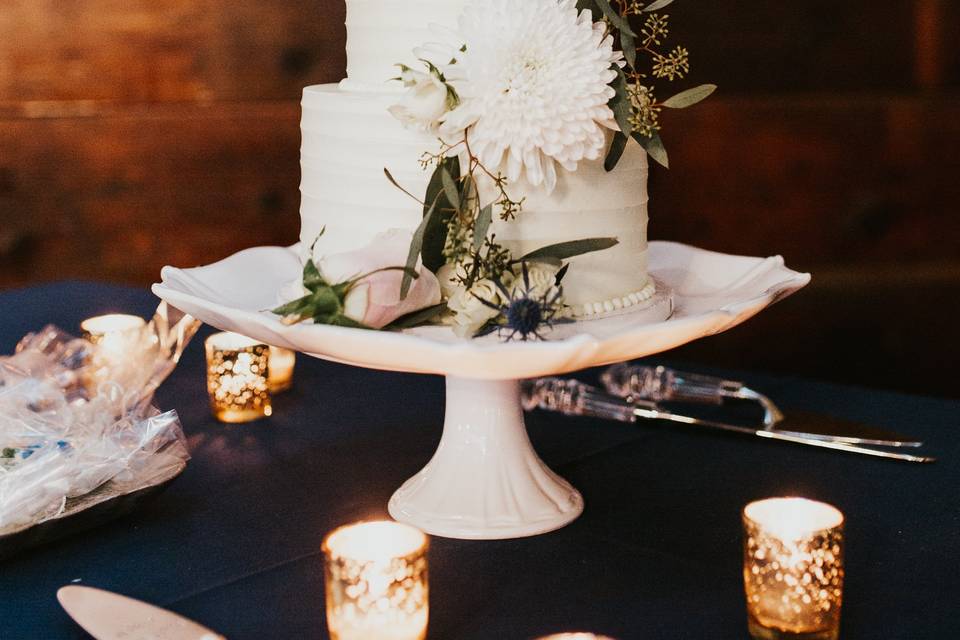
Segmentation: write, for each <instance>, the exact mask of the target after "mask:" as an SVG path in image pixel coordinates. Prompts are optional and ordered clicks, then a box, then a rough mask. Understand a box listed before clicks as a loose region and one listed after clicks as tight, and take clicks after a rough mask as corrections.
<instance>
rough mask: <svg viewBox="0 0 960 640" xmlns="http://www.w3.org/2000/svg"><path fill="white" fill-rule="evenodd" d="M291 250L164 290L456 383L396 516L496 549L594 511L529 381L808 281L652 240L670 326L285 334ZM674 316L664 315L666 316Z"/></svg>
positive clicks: (340, 351)
mask: <svg viewBox="0 0 960 640" xmlns="http://www.w3.org/2000/svg"><path fill="white" fill-rule="evenodd" d="M298 269H299V259H298V258H297V255H296V253H295V251H294V250H293V248H282V247H258V248H255V249H248V250H246V251H241V252H240V253H238V254H235V255H233V256H231V257H229V258H227V259H225V260H222V261H220V262H218V263H215V264H213V265H209V266H206V267H199V268H196V269H188V270H181V269H173V268H170V267H168V268H165V269H164V270H163V274H162V275H163V280H164V282H163V283H160V284H157V285H154V288H153V291H154V293H156V294H157V296H159V297H160V298H162V299H164V300H166V301H167V302H168V303H169V304H171V305H173V306H176V307H178V308H179V309H181V310H182V311H184V312H186V313H190V314H191V315H193V316H194V317H196V318H198V319H200V320H203V321H204V322H207V323H208V324H211V325H213V326H215V327H218V328H220V329H224V330H231V331H237V332H239V333H243V334H246V335H248V336H250V337H252V338H255V339H257V340H261V341H263V342H266V343H268V344H274V345H277V346H282V347H288V348H292V349H296V350H298V351H302V352H304V353H307V354H309V355H313V356H316V357H319V358H323V359H327V360H332V361H335V362H341V363H345V364H352V365H357V366H364V367H368V368H375V369H385V370H393V371H407V372H413V373H427V374H440V375H445V376H446V386H447V401H446V413H445V419H444V428H443V435H442V437H441V441H440V444H439V446H438V448H437V451H436V453H435V454H434V455H433V457H432V458H431V459H430V461H429V462H428V463H427V464H426V466H425V467H424V468H423V469H422V470H421V471H420V472H419V473H417V474H416V475H415V476H414V477H413V478H411V479H410V480H408V481H407V482H406V483H404V485H403V486H402V487H401V488H400V489H398V490H397V491H396V492H395V493H394V494H393V497H392V498H391V499H390V501H389V505H388V508H389V512H390V514H391V515H392V516H393V517H394V518H396V519H397V520H400V521H402V522H406V523H408V524H412V525H414V526H417V527H419V528H420V529H422V530H424V531H426V532H427V533H430V534H433V535H439V536H445V537H451V538H462V539H474V540H493V539H504V538H517V537H523V536H531V535H537V534H541V533H546V532H548V531H552V530H555V529H558V528H560V527H563V526H565V525H567V524H569V523H570V522H572V521H573V520H574V519H576V518H577V517H578V516H579V515H580V513H581V512H582V511H583V498H582V497H581V495H580V493H579V492H578V491H577V490H576V489H574V488H573V487H572V486H571V485H570V484H569V483H568V482H567V481H566V480H564V479H563V478H561V477H560V476H558V475H557V474H556V473H554V472H553V471H551V470H550V469H549V468H548V467H547V465H546V464H544V463H543V461H541V460H540V458H539V457H538V456H537V453H536V451H535V450H534V449H533V446H532V445H531V443H530V440H529V438H528V436H527V432H526V427H525V425H524V421H523V410H522V408H521V406H520V395H519V394H520V391H519V383H518V382H517V380H518V379H520V378H530V377H537V376H543V375H557V374H561V373H567V372H570V371H575V370H579V369H584V368H587V367H591V366H599V365H606V364H612V363H614V362H622V361H624V360H629V359H633V358H637V357H641V356H646V355H651V354H654V353H658V352H661V351H665V350H667V349H671V348H673V347H676V346H679V345H681V344H684V343H686V342H690V341H692V340H695V339H697V338H701V337H704V336H708V335H713V334H716V333H719V332H721V331H725V330H727V329H729V328H731V327H733V326H736V325H737V324H740V323H741V322H744V321H745V320H746V319H748V318H750V317H752V316H753V315H755V314H757V313H759V312H760V311H761V310H763V309H764V308H765V307H767V306H769V305H771V304H773V303H774V302H777V301H778V300H780V299H782V298H784V297H786V296H788V295H790V294H792V293H794V292H795V291H797V290H799V289H800V288H802V287H804V286H805V285H806V284H807V283H808V282H809V281H810V276H809V275H808V274H801V273H797V272H795V271H792V270H790V269H787V268H786V267H785V265H784V263H783V259H782V258H780V257H779V256H774V257H771V258H749V257H742V256H727V255H725V254H719V253H714V252H709V251H704V250H702V249H696V248H694V247H689V246H687V245H682V244H677V243H670V242H652V243H650V272H651V274H652V275H653V276H654V277H655V278H656V279H657V280H658V282H659V283H661V290H662V291H669V294H664V295H662V296H661V304H662V303H663V300H664V299H665V300H668V302H667V303H666V304H672V307H671V308H672V310H673V313H672V315H671V317H670V318H668V319H666V320H660V319H659V318H658V317H656V316H655V314H654V315H651V314H650V312H649V309H646V311H647V313H644V311H640V312H637V313H624V314H620V315H617V316H615V317H611V318H602V319H592V320H584V321H578V322H575V323H571V324H568V325H562V327H560V328H558V329H556V330H554V331H553V332H552V333H551V337H559V338H560V339H559V340H553V341H546V342H510V343H502V342H499V341H498V340H497V338H496V337H494V336H490V337H488V338H487V339H482V340H458V339H455V338H454V337H453V335H452V332H449V330H448V331H447V332H444V330H442V329H428V330H427V331H425V332H424V331H421V332H419V333H417V332H416V331H414V332H404V333H387V332H374V331H366V330H358V329H346V328H340V327H326V326H318V325H306V324H302V325H295V326H292V327H289V326H286V325H283V324H282V323H281V322H280V321H279V318H277V317H276V316H274V315H273V314H270V313H269V312H267V311H264V310H265V309H269V308H271V307H272V306H274V305H275V303H276V294H277V292H278V291H279V290H280V289H281V287H282V286H283V285H284V284H286V283H287V282H289V281H291V280H293V279H294V278H295V277H296V275H297V272H298ZM664 315H666V314H664Z"/></svg>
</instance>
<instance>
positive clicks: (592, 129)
mask: <svg viewBox="0 0 960 640" xmlns="http://www.w3.org/2000/svg"><path fill="white" fill-rule="evenodd" d="M457 35H458V37H459V40H460V42H461V44H462V45H463V46H462V47H459V46H458V50H456V51H455V58H456V59H455V62H453V63H452V64H449V65H444V67H443V71H444V74H445V77H446V79H447V81H448V82H449V83H450V84H451V85H452V86H453V87H454V88H455V90H456V92H457V94H458V95H459V97H460V100H461V102H460V105H459V106H458V107H457V108H455V109H453V110H452V111H451V112H450V113H448V114H447V115H446V116H445V118H444V124H443V127H442V129H441V131H442V132H443V133H444V134H445V135H447V136H450V137H453V136H457V135H460V134H462V132H463V131H464V130H468V139H469V142H470V148H471V150H472V151H473V153H474V155H476V156H477V157H478V158H479V159H480V161H481V162H483V164H484V165H485V166H486V167H487V168H488V169H490V170H492V171H496V170H499V171H501V172H502V173H503V174H504V175H505V176H506V177H507V179H508V180H510V181H516V180H519V179H520V178H522V177H523V178H526V180H527V181H528V182H529V183H530V184H532V185H534V186H538V185H541V184H543V185H545V186H546V188H547V189H548V190H549V191H552V190H553V189H554V187H555V186H556V183H557V171H556V166H555V165H556V164H557V163H559V164H560V165H561V166H562V167H563V168H565V169H567V170H568V171H576V169H577V164H578V163H579V162H580V161H581V160H584V159H587V160H596V159H597V158H599V157H600V156H601V154H602V152H603V149H604V147H605V145H606V136H605V134H604V127H607V128H611V129H612V128H615V127H616V124H615V121H614V118H613V112H612V111H611V110H610V108H609V107H608V106H607V103H608V102H609V101H610V99H611V98H612V97H613V96H614V93H615V92H614V90H613V88H612V87H610V83H611V82H612V81H613V80H614V78H615V77H616V72H615V71H613V70H612V67H613V65H615V64H618V65H622V64H623V62H622V60H623V54H622V53H620V52H618V51H614V49H613V37H612V36H610V35H607V33H606V28H605V27H604V25H603V23H600V22H598V23H594V22H593V18H592V16H591V14H590V11H588V10H584V11H582V12H578V11H577V8H576V1H575V0H523V1H522V2H517V1H516V0H472V1H471V2H470V3H469V4H468V5H467V7H466V8H465V9H464V12H463V14H462V15H461V17H460V23H459V29H458V31H457ZM425 50H426V48H425ZM448 60H449V59H448Z"/></svg>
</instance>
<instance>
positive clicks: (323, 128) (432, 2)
mask: <svg viewBox="0 0 960 640" xmlns="http://www.w3.org/2000/svg"><path fill="white" fill-rule="evenodd" d="M466 1H467V0H347V33H348V36H347V37H348V45H347V52H348V76H349V77H348V78H347V79H346V80H344V81H343V82H342V83H340V85H339V86H338V85H332V84H331V85H318V86H312V87H307V88H306V89H304V92H303V103H302V107H303V115H302V120H301V132H302V136H303V138H302V146H301V170H302V180H301V185H300V190H301V195H302V199H301V207H300V212H301V219H302V227H301V236H300V238H301V242H302V246H304V247H309V246H310V245H311V244H313V243H314V241H317V247H318V251H319V252H320V253H331V252H342V251H349V250H352V249H356V248H359V247H362V246H364V245H366V244H368V243H369V242H370V241H371V239H372V238H373V236H375V235H376V234H377V233H379V232H380V231H382V230H384V229H389V228H407V229H412V228H414V227H416V226H417V225H418V224H419V223H420V221H421V219H422V214H423V211H422V206H421V205H420V204H418V203H417V202H415V201H414V200H413V199H411V198H410V197H409V196H407V195H405V194H404V193H402V192H401V191H400V190H398V189H397V188H396V187H394V186H393V185H392V184H390V182H389V181H388V180H387V178H386V176H385V175H384V168H387V169H389V170H390V172H391V173H392V175H393V176H394V177H395V178H396V179H397V181H398V182H399V183H400V184H401V185H402V186H403V187H404V188H406V189H407V190H408V191H410V193H412V194H414V195H415V196H417V197H422V194H423V193H425V191H426V187H427V182H428V181H429V177H430V176H429V172H428V171H424V170H423V169H421V167H420V164H419V159H420V156H421V155H422V154H423V153H424V152H425V151H435V150H436V149H437V140H436V139H435V138H434V137H433V136H431V135H430V134H427V133H422V132H416V131H411V130H407V129H404V128H403V127H402V126H401V124H400V123H399V122H398V121H397V120H396V119H394V117H393V116H392V115H391V114H390V113H389V112H388V111H387V109H388V108H389V107H390V106H392V105H394V104H396V103H397V101H398V96H397V91H399V90H401V88H402V87H401V85H400V83H395V85H396V86H392V85H391V84H390V83H388V82H387V81H388V79H389V78H391V77H394V76H396V75H397V69H396V67H394V66H393V65H394V63H396V62H405V63H406V64H410V65H411V66H412V65H413V64H414V63H415V56H414V55H413V53H412V50H413V49H414V48H415V47H417V46H420V45H422V44H424V43H427V42H430V39H431V33H432V32H431V28H430V26H429V25H430V24H431V23H439V24H441V25H444V26H454V25H455V24H456V22H457V16H458V15H459V13H460V11H461V9H462V7H463V6H464V5H465V4H466ZM647 168H648V163H647V156H646V154H645V153H644V152H643V150H642V149H641V148H640V147H639V145H636V144H633V143H631V144H629V145H628V147H627V150H626V152H625V153H624V155H623V158H622V159H621V161H620V164H619V165H618V166H617V168H616V169H615V170H614V171H613V172H611V173H607V172H606V171H605V170H604V168H603V162H602V160H595V161H584V162H581V163H580V166H579V168H578V170H577V171H576V172H566V171H561V172H560V176H559V181H558V185H557V188H556V190H555V191H554V192H553V193H550V194H549V195H548V194H547V193H546V191H544V190H543V189H542V188H533V187H530V186H528V185H525V184H524V183H523V182H519V183H516V184H511V185H508V191H509V193H510V195H511V197H512V198H514V199H519V198H525V202H524V206H523V211H522V212H521V213H520V214H519V216H518V217H517V219H516V220H514V221H509V222H503V221H500V220H495V221H494V224H493V227H492V231H493V232H494V233H496V236H497V240H498V241H499V242H501V243H502V244H504V245H505V246H506V247H507V248H508V249H510V250H511V251H512V252H513V254H514V255H516V256H519V255H523V254H525V253H527V252H529V251H532V250H534V249H538V248H540V247H543V246H545V245H548V244H553V243H558V242H565V241H568V240H577V239H582V238H590V237H615V238H617V240H618V243H619V244H617V245H616V246H615V247H613V248H612V249H607V250H605V251H602V252H597V253H593V254H587V255H584V256H579V257H576V258H573V259H572V260H571V266H570V270H569V272H568V273H567V276H566V278H565V279H564V282H563V285H564V298H565V300H566V303H567V304H568V305H569V306H570V308H571V312H572V313H573V315H575V316H578V317H585V316H586V317H589V316H596V315H603V314H607V313H612V312H616V311H619V310H621V309H623V308H625V307H629V306H632V305H637V304H640V303H642V302H643V301H645V300H646V299H648V298H650V296H652V295H653V284H652V281H651V280H650V279H649V278H648V276H647ZM321 231H323V235H322V237H320V238H319V240H317V238H318V236H320V233H321Z"/></svg>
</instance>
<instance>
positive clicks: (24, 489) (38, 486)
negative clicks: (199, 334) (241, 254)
mask: <svg viewBox="0 0 960 640" xmlns="http://www.w3.org/2000/svg"><path fill="white" fill-rule="evenodd" d="M198 325H199V323H197V322H196V321H195V320H193V318H190V317H189V316H184V315H183V314H180V313H179V312H176V310H173V309H170V308H168V307H167V306H166V305H165V304H161V306H160V307H159V308H158V310H157V314H156V315H155V317H154V318H153V320H152V321H151V322H150V323H148V324H147V325H146V327H145V328H144V330H143V331H142V332H140V333H139V334H138V335H137V336H136V337H135V339H134V340H133V341H132V342H131V343H130V344H126V345H125V348H124V351H123V354H122V356H123V357H118V354H117V353H116V352H115V351H114V352H106V351H105V349H104V348H103V347H102V346H101V345H96V344H93V343H91V342H88V341H86V340H83V339H79V338H76V337H74V336H72V335H70V334H68V333H66V332H64V331H62V330H60V329H58V328H56V327H53V326H48V327H45V328H44V329H43V330H41V331H39V332H38V333H34V334H30V335H27V336H26V337H25V338H24V339H23V340H22V341H21V342H20V344H19V345H18V346H17V350H16V353H14V354H13V355H11V356H8V357H0V536H3V535H8V534H10V533H14V532H17V531H21V530H23V529H25V528H28V527H30V526H32V525H35V524H38V523H41V522H44V521H46V520H49V519H52V518H56V517H58V516H60V515H62V514H64V513H65V512H67V511H69V510H70V509H71V507H72V506H73V507H75V508H81V507H82V505H84V504H90V503H92V502H93V501H91V499H90V496H91V495H94V494H97V495H98V498H97V500H102V499H109V498H110V497H112V496H117V495H123V494H124V493H128V492H131V491H135V490H137V489H140V488H143V487H146V486H149V484H150V483H151V482H155V481H157V480H163V479H166V478H172V477H175V475H176V474H177V473H179V471H181V470H182V469H183V467H184V465H185V463H186V461H187V460H188V459H189V457H190V456H189V453H188V450H187V446H186V438H185V437H184V434H183V431H182V429H181V426H180V421H179V419H178V417H177V414H176V412H173V411H170V412H166V413H161V412H160V411H159V410H157V409H156V408H154V407H153V406H152V405H151V401H152V399H153V394H154V392H155V391H156V389H157V387H158V386H159V385H160V383H161V382H163V380H164V379H166V377H167V376H168V375H169V374H170V373H171V372H172V371H173V369H174V367H175V366H176V364H177V362H178V361H179V359H180V355H181V354H182V353H183V349H184V348H185V347H186V345H187V343H188V342H189V340H190V338H191V337H192V336H193V334H194V333H195V332H196V329H197V327H198Z"/></svg>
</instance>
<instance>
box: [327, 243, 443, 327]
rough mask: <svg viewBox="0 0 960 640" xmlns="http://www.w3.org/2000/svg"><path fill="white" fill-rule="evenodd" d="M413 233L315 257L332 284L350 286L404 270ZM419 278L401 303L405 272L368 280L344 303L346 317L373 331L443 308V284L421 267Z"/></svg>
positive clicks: (351, 291) (354, 288) (418, 265)
mask: <svg viewBox="0 0 960 640" xmlns="http://www.w3.org/2000/svg"><path fill="white" fill-rule="evenodd" d="M412 240H413V232H412V231H406V230H403V229H393V230H390V231H386V232H384V233H381V234H378V235H377V236H375V237H374V238H373V240H372V241H371V242H370V244H368V245H367V246H366V247H363V248H360V249H356V250H354V251H347V252H345V253H337V254H332V255H325V256H315V257H314V262H315V263H316V264H317V266H318V268H319V269H320V272H321V273H322V274H323V277H324V278H326V280H327V281H328V282H347V281H349V280H351V279H353V278H356V277H357V276H359V275H363V274H365V273H370V272H372V271H376V270H378V269H383V268H385V267H402V266H403V265H405V264H406V262H407V254H408V253H409V251H410V243H411V241H412ZM416 271H417V273H418V274H419V275H420V277H419V278H417V279H416V280H414V281H413V283H412V284H411V285H410V291H409V292H407V297H406V298H405V299H403V300H401V299H400V287H401V285H402V283H403V272H402V271H381V272H379V273H374V274H372V275H369V276H367V277H365V278H364V279H363V280H361V281H360V282H358V283H357V284H356V285H355V286H354V287H353V288H352V289H351V290H350V292H349V293H348V294H347V296H346V298H345V299H344V301H343V305H344V315H345V316H347V317H348V318H350V319H351V320H356V321H357V322H360V323H362V324H364V325H366V326H368V327H371V328H373V329H382V328H383V327H385V326H387V325H388V324H390V323H391V322H393V321H394V320H396V319H397V318H401V317H403V316H405V315H407V314H409V313H413V312H414V311H419V310H420V309H425V308H426V307H430V306H433V305H437V304H440V282H439V281H438V280H437V277H436V276H435V275H433V273H431V272H430V271H429V270H428V269H425V268H424V267H423V265H422V264H420V263H419V262H418V263H417V268H416Z"/></svg>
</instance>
